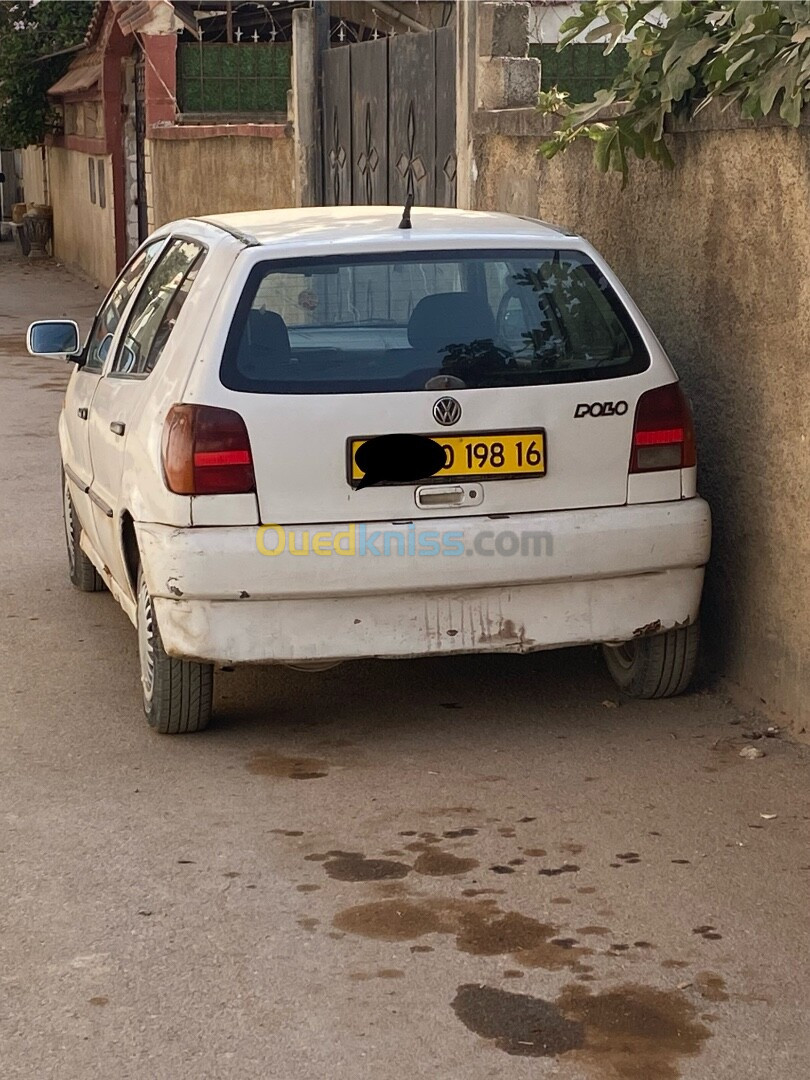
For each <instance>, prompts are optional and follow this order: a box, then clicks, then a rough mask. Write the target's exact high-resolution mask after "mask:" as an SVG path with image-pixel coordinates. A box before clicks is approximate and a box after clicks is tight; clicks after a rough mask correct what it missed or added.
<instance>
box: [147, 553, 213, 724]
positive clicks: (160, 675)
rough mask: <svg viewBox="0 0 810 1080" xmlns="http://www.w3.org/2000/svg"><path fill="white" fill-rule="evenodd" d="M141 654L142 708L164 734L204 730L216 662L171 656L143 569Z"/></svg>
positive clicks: (209, 711) (208, 717)
mask: <svg viewBox="0 0 810 1080" xmlns="http://www.w3.org/2000/svg"><path fill="white" fill-rule="evenodd" d="M138 655H139V658H140V667H141V688H142V691H143V711H144V712H145V713H146V719H147V720H148V722H149V725H150V727H153V728H154V729H155V731H158V732H160V734H161V735H185V734H188V733H190V732H192V731H202V730H203V729H204V728H206V727H207V726H208V721H209V720H210V719H211V705H212V700H213V689H214V666H213V664H198V663H196V661H193V660H176V659H175V658H174V657H171V656H168V655H167V654H166V650H165V649H164V648H163V642H162V640H161V637H160V630H159V629H158V624H157V617H156V616H155V609H154V604H153V603H152V597H151V596H150V595H149V590H148V589H147V587H146V581H145V579H144V576H143V571H142V570H140V569H139V570H138Z"/></svg>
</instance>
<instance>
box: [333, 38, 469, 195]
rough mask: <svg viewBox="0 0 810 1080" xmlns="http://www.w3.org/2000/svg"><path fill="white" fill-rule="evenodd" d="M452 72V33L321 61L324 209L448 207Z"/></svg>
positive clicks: (353, 48) (372, 44) (358, 48)
mask: <svg viewBox="0 0 810 1080" xmlns="http://www.w3.org/2000/svg"><path fill="white" fill-rule="evenodd" d="M455 71H456V54H455V31H454V30H453V28H452V27H445V28H444V29H442V30H433V31H430V32H427V33H419V34H397V35H395V36H394V37H390V38H381V39H379V40H378V41H367V42H362V43H360V44H357V45H342V46H338V47H333V48H331V49H329V50H328V51H327V52H326V53H325V54H324V58H323V127H324V130H323V148H324V161H323V167H324V202H325V203H326V204H327V205H328V206H345V205H349V204H352V203H354V204H359V205H364V206H367V205H370V204H374V203H376V204H382V205H386V204H392V205H397V206H398V205H401V204H404V203H405V199H406V197H407V196H408V195H409V194H411V195H413V197H414V202H415V203H416V205H417V206H455V205H456V85H455Z"/></svg>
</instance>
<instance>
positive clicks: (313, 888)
mask: <svg viewBox="0 0 810 1080" xmlns="http://www.w3.org/2000/svg"><path fill="white" fill-rule="evenodd" d="M318 889H320V885H296V886H295V890H296V892H317V891H318Z"/></svg>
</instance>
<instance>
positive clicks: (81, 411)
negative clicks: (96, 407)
mask: <svg viewBox="0 0 810 1080" xmlns="http://www.w3.org/2000/svg"><path fill="white" fill-rule="evenodd" d="M78 413H79V419H80V420H86V419H87V409H79V410H78Z"/></svg>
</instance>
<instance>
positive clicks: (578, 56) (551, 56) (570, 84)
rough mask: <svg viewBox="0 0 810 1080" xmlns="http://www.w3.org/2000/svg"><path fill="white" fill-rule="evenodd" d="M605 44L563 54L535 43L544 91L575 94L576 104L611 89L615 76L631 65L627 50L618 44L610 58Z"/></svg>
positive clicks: (569, 49)
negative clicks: (555, 90)
mask: <svg viewBox="0 0 810 1080" xmlns="http://www.w3.org/2000/svg"><path fill="white" fill-rule="evenodd" d="M604 49H605V46H604V45H585V44H582V45H580V44H576V45H569V46H567V47H566V48H565V49H563V50H562V52H557V46H556V45H555V44H552V43H551V42H549V43H548V44H534V45H530V46H529V54H530V55H531V56H536V57H537V58H538V59H539V60H540V63H541V67H542V70H541V76H540V80H541V88H542V89H543V90H550V89H551V88H552V86H556V87H557V88H558V89H560V90H566V91H568V93H569V94H570V95H571V101H572V103H575V104H576V103H579V102H581V101H590V100H591V99H592V98H593V96H594V94H595V93H596V91H597V90H604V89H605V87H607V86H610V84H611V83H612V82H613V79H614V77H615V76H616V75H617V74H618V72H619V71H620V70H621V69H622V68H623V67H624V65H625V64H626V63H627V51H626V49H625V47H624V46H623V45H618V46H617V47H616V48H615V49H614V50H613V52H612V53H610V54H609V55H608V56H605V55H604Z"/></svg>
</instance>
